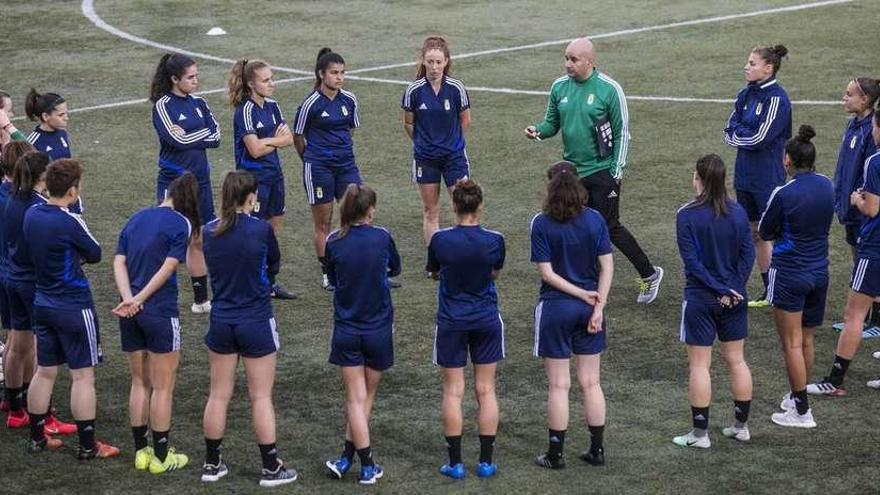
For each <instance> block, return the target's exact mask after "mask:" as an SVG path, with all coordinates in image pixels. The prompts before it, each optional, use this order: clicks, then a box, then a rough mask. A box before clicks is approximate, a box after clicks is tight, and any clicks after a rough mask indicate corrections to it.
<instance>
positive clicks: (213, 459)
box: [205, 437, 223, 466]
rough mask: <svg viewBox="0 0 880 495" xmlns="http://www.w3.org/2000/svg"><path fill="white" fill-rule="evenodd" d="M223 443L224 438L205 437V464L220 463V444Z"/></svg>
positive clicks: (213, 464) (214, 464)
mask: <svg viewBox="0 0 880 495" xmlns="http://www.w3.org/2000/svg"><path fill="white" fill-rule="evenodd" d="M221 443H223V439H222V438H218V439H216V440H215V439H213V438H208V437H205V464H210V465H212V466H218V465H220V444H221Z"/></svg>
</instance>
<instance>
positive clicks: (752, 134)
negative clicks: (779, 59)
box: [724, 76, 791, 192]
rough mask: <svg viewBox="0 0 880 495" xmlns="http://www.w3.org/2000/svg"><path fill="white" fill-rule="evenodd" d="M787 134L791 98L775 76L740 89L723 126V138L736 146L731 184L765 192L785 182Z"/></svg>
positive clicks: (789, 126) (789, 132) (789, 128)
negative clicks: (784, 160)
mask: <svg viewBox="0 0 880 495" xmlns="http://www.w3.org/2000/svg"><path fill="white" fill-rule="evenodd" d="M790 137H791V102H790V101H789V99H788V94H787V93H786V92H785V90H784V89H782V86H780V85H779V83H778V82H776V77H775V76H774V77H771V78H770V80H768V81H765V82H763V83H749V84H748V85H747V86H746V87H745V88H743V89H742V90H740V92H739V93H738V94H737V95H736V103H734V106H733V112H732V113H731V114H730V118H729V119H728V120H727V127H725V128H724V142H726V143H727V144H729V145H730V146H733V147H735V148H736V149H737V150H736V168H735V171H734V179H733V186H734V188H736V190H737V191H750V192H764V191H770V190H772V189H773V188H775V187H777V186H781V185H782V184H785V168H783V166H782V155H783V153H784V152H785V142H786V141H787V140H788V139H789V138H790Z"/></svg>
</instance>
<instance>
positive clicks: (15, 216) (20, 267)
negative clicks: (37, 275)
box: [3, 191, 46, 284]
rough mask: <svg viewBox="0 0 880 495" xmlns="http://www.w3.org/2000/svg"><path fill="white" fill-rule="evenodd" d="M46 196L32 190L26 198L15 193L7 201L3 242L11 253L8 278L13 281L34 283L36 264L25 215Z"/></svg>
mask: <svg viewBox="0 0 880 495" xmlns="http://www.w3.org/2000/svg"><path fill="white" fill-rule="evenodd" d="M45 202H46V198H44V197H43V196H41V195H39V194H38V193H36V192H35V191H31V192H30V194H28V195H27V196H26V197H25V198H21V197H19V196H17V195H15V194H12V195H11V196H10V197H9V201H8V202H7V203H6V214H5V215H4V217H5V218H4V219H3V220H4V222H3V242H5V243H6V248H7V252H8V253H9V273H8V275H7V279H8V280H10V281H13V282H20V283H28V284H32V283H34V264H33V262H32V261H31V253H30V251H29V250H28V244H27V243H26V242H25V236H24V215H25V212H27V210H28V208H30V207H31V206H34V205H41V204H44V203H45Z"/></svg>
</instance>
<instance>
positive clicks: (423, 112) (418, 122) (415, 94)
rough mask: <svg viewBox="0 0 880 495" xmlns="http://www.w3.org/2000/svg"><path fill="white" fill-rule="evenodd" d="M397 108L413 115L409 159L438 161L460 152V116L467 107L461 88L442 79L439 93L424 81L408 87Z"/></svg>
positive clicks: (455, 82) (468, 104) (453, 80)
mask: <svg viewBox="0 0 880 495" xmlns="http://www.w3.org/2000/svg"><path fill="white" fill-rule="evenodd" d="M400 107H401V108H403V109H404V110H405V111H407V112H411V113H412V114H413V156H414V158H415V159H416V160H438V159H441V158H443V157H446V156H448V155H450V154H454V153H459V152H461V151H462V150H464V145H465V142H464V132H463V131H462V128H461V112H464V111H465V110H467V109H469V108H470V107H471V101H470V98H468V94H467V90H465V89H464V84H462V83H461V81H459V80H458V79H453V78H451V77H447V76H443V81H442V82H441V84H440V92H438V93H436V94H435V93H434V88H433V87H432V86H431V82H430V81H428V79H427V77H423V78H421V79H419V80H418V81H413V82H412V83H410V85H409V87H408V88H406V92H405V93H404V94H403V102H401V104H400Z"/></svg>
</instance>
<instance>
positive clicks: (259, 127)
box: [257, 122, 265, 129]
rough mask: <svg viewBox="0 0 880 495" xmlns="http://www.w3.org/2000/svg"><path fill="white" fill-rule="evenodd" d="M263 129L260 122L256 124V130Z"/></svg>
mask: <svg viewBox="0 0 880 495" xmlns="http://www.w3.org/2000/svg"><path fill="white" fill-rule="evenodd" d="M263 127H265V126H264V125H263V123H262V122H257V129H262V128H263Z"/></svg>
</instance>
